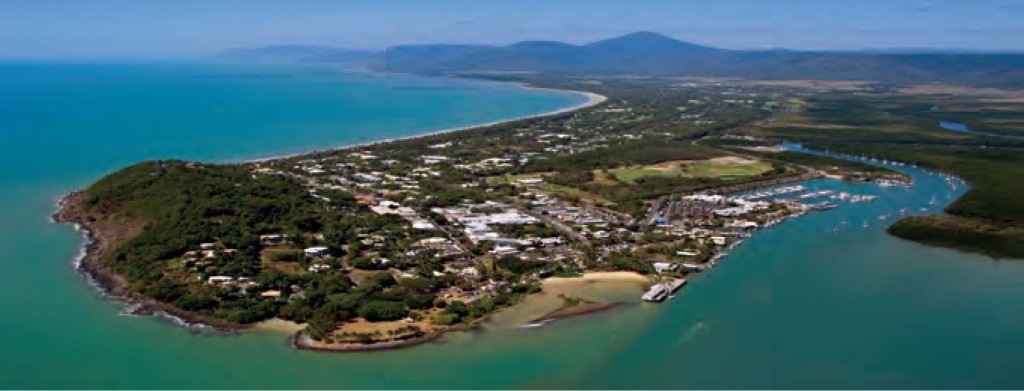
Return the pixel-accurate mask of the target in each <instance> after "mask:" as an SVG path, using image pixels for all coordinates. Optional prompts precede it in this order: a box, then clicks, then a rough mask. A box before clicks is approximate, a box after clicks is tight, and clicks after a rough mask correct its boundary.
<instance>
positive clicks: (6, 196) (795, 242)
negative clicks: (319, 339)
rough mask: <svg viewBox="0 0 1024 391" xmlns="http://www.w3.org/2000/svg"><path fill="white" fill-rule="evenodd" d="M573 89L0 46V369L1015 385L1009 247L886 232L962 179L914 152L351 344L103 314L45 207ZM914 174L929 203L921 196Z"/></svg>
mask: <svg viewBox="0 0 1024 391" xmlns="http://www.w3.org/2000/svg"><path fill="white" fill-rule="evenodd" d="M231 75H234V76H233V77H227V76H231ZM260 75H262V76H261V77H257V76H260ZM214 76H216V77H214ZM239 76H245V77H239ZM271 76H272V77H271ZM582 100H583V98H582V97H579V96H576V95H565V94H552V93H549V92H539V91H530V90H522V89H517V88H514V87H510V86H501V85H492V84H479V83H471V82H464V81H457V80H438V79H425V78H417V77H411V76H399V75H375V74H344V73H338V72H336V71H333V70H327V69H304V70H265V69H256V70H252V69H246V70H239V69H236V68H227V69H225V68H209V67H206V66H194V65H181V64H155V65H152V64H151V65H47V66H27V65H17V66H2V67H0V124H3V128H2V129H0V136H2V137H3V140H2V141H3V142H2V143H0V148H2V150H0V152H2V153H0V164H3V166H4V167H5V169H4V170H2V171H0V201H2V202H0V210H2V212H0V264H2V268H0V270H2V273H0V305H2V306H3V311H4V315H3V322H0V346H2V347H3V349H2V353H0V386H2V387H4V388H39V387H51V388H53V387H56V388H385V387H390V388H519V387H542V388H551V387H574V388H745V387H752V388H821V387H827V388H836V387H838V388H1020V387H1022V386H1024V373H1022V372H1021V371H1020V368H1024V355H1022V354H1021V353H1020V352H1021V351H1022V349H1024V333H1021V332H1020V330H1022V329H1024V301H1021V300H1020V299H1019V297H1020V295H1021V294H1022V293H1024V263H1020V262H1014V261H993V260H990V259H987V258H984V257H980V256H975V255H969V254H963V253H958V252H954V251H950V250H945V249H938V248H932V247H925V246H921V245H917V244H914V243H910V242H906V241H902V240H899V239H895V238H893V237H891V236H888V235H887V234H885V232H884V227H885V226H886V225H887V224H890V223H891V222H892V221H894V218H895V215H894V214H898V212H897V211H898V210H899V209H901V208H904V207H905V208H908V209H909V210H910V211H912V212H913V213H926V212H927V213H936V212H938V211H939V208H940V207H941V206H943V205H945V204H946V203H948V202H950V201H951V200H952V198H955V197H956V196H958V195H959V194H961V192H962V191H963V188H962V186H960V188H958V189H957V190H952V189H951V188H950V187H949V185H948V184H947V182H946V181H945V180H944V179H943V178H941V177H939V176H937V175H934V174H930V173H927V172H924V171H921V170H916V169H908V168H902V169H904V170H908V171H909V172H910V173H911V174H913V175H914V177H915V179H916V186H915V187H914V188H913V189H910V190H907V189H899V188H879V187H877V186H875V185H872V184H855V183H841V182H835V181H816V182H813V183H811V184H809V186H812V187H814V188H819V187H820V188H833V189H837V190H845V191H850V192H852V193H856V194H878V195H880V198H879V199H878V200H877V201H874V202H865V203H859V204H849V203H842V204H841V206H840V207H839V208H837V209H834V210H830V211H825V212H820V213H813V214H810V215H807V216H805V217H803V218H800V219H796V220H790V221H787V222H785V223H783V224H781V225H779V226H776V227H774V228H772V229H769V230H766V231H763V232H760V233H758V234H756V235H755V237H754V238H751V239H749V240H747V241H746V242H745V244H744V245H742V246H741V247H739V248H737V249H735V250H734V251H733V252H732V254H730V255H729V256H728V257H726V258H724V259H723V260H722V261H721V262H720V263H719V266H718V267H716V268H715V269H713V270H709V271H707V272H705V273H703V274H702V275H700V276H699V277H697V278H694V279H692V280H691V282H690V284H688V285H687V286H686V287H685V288H683V290H682V291H680V293H679V294H677V298H676V299H675V300H671V301H667V302H665V303H662V304H650V303H641V302H640V301H639V297H638V296H639V292H637V295H636V297H635V298H633V299H632V301H631V302H629V303H628V304H627V305H625V306H623V307H621V308H617V309H615V310H613V311H609V312H607V313H599V314H594V315H592V316H585V317H577V318H569V319H562V320H559V321H556V322H553V323H550V324H547V325H545V326H543V327H537V328H520V327H488V328H487V329H486V330H485V331H482V332H466V333H456V334H451V335H448V336H446V337H444V338H442V339H441V340H440V341H439V342H437V343H431V344H427V345H423V346H419V347H416V348H413V349H407V350H399V351H387V352H374V353H358V354H325V353H316V352H306V351H297V350H294V349H291V348H290V347H289V346H288V339H287V336H286V335H284V334H282V333H279V332H273V331H255V332H249V333H247V334H246V335H243V336H220V335H215V334H201V335H191V334H189V332H188V331H187V330H185V329H183V328H180V327H175V326H172V325H170V324H169V323H168V322H166V321H164V320H162V319H160V318H137V317H136V318H133V317H124V316H119V315H118V310H119V308H120V307H119V305H117V304H114V303H110V302H107V301H105V300H103V299H102V298H101V297H100V296H99V295H97V294H95V293H94V292H93V291H91V290H90V288H89V287H88V286H87V285H86V284H85V283H84V282H83V281H82V280H81V278H80V276H79V275H78V274H77V273H76V272H75V271H74V270H72V268H71V267H70V266H69V261H70V259H71V258H72V256H73V255H74V254H75V251H76V249H77V246H78V244H79V238H78V237H77V236H76V235H75V234H74V232H72V231H71V229H70V228H69V227H67V226H58V225H54V224H50V223H48V222H47V221H46V215H47V213H48V212H49V211H50V210H51V204H52V203H53V201H54V200H55V199H56V198H57V197H58V196H59V195H60V194H61V193H63V192H65V191H68V190H71V189H74V188H77V187H81V186H84V185H86V184H88V183H90V182H92V181H93V180H95V179H97V178H98V177H100V176H101V175H103V174H104V173H106V172H109V171H111V170H114V169H116V168H118V167H121V166H123V165H126V164H131V163H133V162H135V161H138V160H142V159H150V158H166V157H187V158H195V159H207V160H217V161H226V160H233V159H239V158H248V157H259V156H265V155H274V154H280V153H287V152H295V151H300V150H304V149H309V148H319V147H325V146H331V145H338V144H345V143H350V142H359V141H367V140H373V139H378V138H383V137H393V136H401V135H407V134H415V133H417V132H422V131H426V130H430V129H439V128H447V127H451V126H460V125H467V124H471V123H479V122H488V121H492V120H497V119H501V118H507V117H512V116H519V115H524V114H529V113H536V112H543V111H548V110H551V109H554V108H559V107H565V106H570V105H573V104H577V103H579V102H581V101H582ZM933 197H935V198H937V199H938V201H939V204H938V205H930V204H929V201H930V200H931V199H932V198H933ZM920 208H927V209H928V210H927V211H921V210H920ZM880 215H890V217H889V218H887V219H886V220H879V219H878V216H880ZM844 221H845V222H846V224H843V222H844ZM864 221H868V227H866V228H865V227H862V224H863V222H864ZM833 228H839V231H838V232H833ZM629 297H632V296H629V295H627V297H626V299H629Z"/></svg>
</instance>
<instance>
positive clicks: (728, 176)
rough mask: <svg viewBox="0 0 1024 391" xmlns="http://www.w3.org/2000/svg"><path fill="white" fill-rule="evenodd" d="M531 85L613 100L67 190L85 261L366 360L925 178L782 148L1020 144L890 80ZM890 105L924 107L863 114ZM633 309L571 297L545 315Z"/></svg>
mask: <svg viewBox="0 0 1024 391" xmlns="http://www.w3.org/2000/svg"><path fill="white" fill-rule="evenodd" d="M501 77H502V78H503V79H505V78H507V77H508V76H507V75H502V76H501ZM517 81H521V82H526V83H530V84H532V85H537V86H543V87H547V88H557V89H568V90H578V91H579V90H582V91H587V92H588V93H590V94H594V95H592V97H594V96H601V97H602V99H592V100H591V104H590V105H584V106H583V107H577V108H575V110H572V111H562V112H556V113H551V114H548V115H543V116H539V117H533V118H525V119H519V120H513V121H509V122H504V123H499V124H491V125H487V126H481V127H476V128H471V129H463V130H459V131H454V132H442V133H437V134H431V135H426V136H422V137H414V138H408V139H401V140H392V141H387V142H379V143H374V144H367V145H359V146H352V147H346V148H340V149H333V150H324V151H317V152H312V153H308V154H303V155H298V156H287V157H281V158H275V159H269V160H260V161H251V162H241V163H236V164H207V163H200V162H186V161H177V160H159V161H147V162H142V163H139V164H136V165H133V166H131V167H127V168H125V169H123V170H120V171H118V172H115V173H113V174H111V175H108V176H106V177H104V178H102V179H101V180H99V181H98V182H96V183H95V184H93V185H91V186H89V187H88V188H87V189H85V190H82V191H79V192H75V193H72V194H70V195H68V196H67V197H65V198H64V199H63V200H62V201H61V204H60V209H59V210H58V211H57V212H56V214H55V216H54V217H55V220H57V221H59V222H65V223H72V224H76V225H78V226H79V227H81V228H82V229H83V230H84V231H85V232H86V234H87V236H88V242H87V251H86V254H85V256H84V257H83V260H82V262H81V268H82V269H83V270H84V271H86V272H87V273H88V274H89V275H91V276H92V277H93V278H94V279H95V280H96V281H97V282H98V283H99V285H101V286H102V287H103V289H104V290H105V291H106V292H107V293H108V294H109V295H110V296H111V297H113V298H115V299H118V300H123V301H128V302H133V303H137V304H139V306H138V307H139V308H140V311H143V312H156V311H159V312H165V313H168V314H171V315H174V316H176V317H179V318H182V319H184V320H186V321H187V322H190V323H202V324H206V325H210V326H213V327H216V328H219V329H224V330H233V329H237V328H241V327H246V326H247V325H252V324H255V323H257V322H261V321H264V320H267V319H280V320H286V321H289V322H293V323H294V324H296V325H303V326H301V327H302V329H301V331H299V332H298V333H297V334H296V335H295V337H294V341H295V346H297V347H300V348H306V349H313V350H329V351H362V350H374V349H387V348H396V347H403V346H411V345H415V344H419V343H423V342H427V341H430V340H432V339H434V338H436V337H438V336H439V335H441V334H442V333H444V332H447V331H451V330H463V329H467V328H471V327H474V326H476V325H478V324H480V323H481V322H482V321H484V320H485V319H487V317H488V316H489V315H490V314H493V313H494V312H496V311H498V310H500V309H502V308H504V307H508V306H512V305H515V304H516V303H517V302H519V301H521V300H522V299H523V298H524V297H526V296H527V295H530V294H531V293H536V292H538V291H540V290H541V289H542V282H543V281H544V280H545V279H549V278H551V277H559V278H572V277H575V276H580V275H591V274H593V273H597V272H611V271H616V272H630V273H633V274H634V275H641V276H643V277H644V278H646V279H647V281H649V283H650V284H657V283H660V282H662V281H669V280H671V281H685V279H686V278H687V277H691V276H692V274H694V273H700V272H702V271H705V270H707V269H709V268H712V267H713V266H714V265H715V264H716V262H718V261H719V260H720V259H721V257H722V255H723V254H724V253H725V252H727V251H728V249H730V248H731V247H733V246H736V245H739V244H740V243H742V241H743V239H744V238H745V237H749V236H750V235H751V234H752V233H753V232H754V231H756V230H758V229H761V228H764V227H769V226H772V225H774V224H777V223H779V222H781V221H783V220H785V219H788V218H793V217H797V216H801V215H803V214H805V213H813V212H815V211H819V210H827V209H830V208H832V207H835V206H836V205H837V204H838V203H846V202H861V201H871V199H872V198H871V197H869V196H864V195H858V194H846V193H843V194H835V193H831V192H827V191H826V192H809V191H807V190H806V188H805V187H804V186H802V185H800V184H799V183H798V182H801V181H806V180H809V179H817V178H827V179H832V180H855V181H866V182H872V181H873V182H877V183H879V184H881V185H884V186H910V185H911V184H910V183H909V182H908V181H907V179H908V178H907V177H906V176H905V175H903V174H900V173H898V172H896V171H892V170H889V169H886V168H882V167H878V166H874V165H870V164H865V163H861V162H854V161H848V160H841V159H835V158H830V157H824V156H818V155H811V154H805V153H800V152H793V151H788V150H785V149H783V148H779V147H776V146H775V145H776V144H778V143H780V142H783V141H796V140H799V141H803V142H805V143H806V144H807V145H809V146H811V147H813V148H815V149H819V150H825V149H830V150H841V151H844V152H848V153H851V154H857V155H865V156H872V157H876V158H879V159H883V158H884V159H888V160H891V161H894V162H900V164H924V165H932V166H936V167H937V168H943V169H945V168H947V166H943V165H942V163H941V162H940V161H937V160H935V159H937V157H936V156H938V155H937V154H936V152H934V150H933V149H932V148H934V149H941V148H963V149H968V148H972V147H971V145H978V144H977V143H986V145H990V146H991V145H995V144H999V145H1001V146H1007V145H1012V146H1016V145H1017V144H1016V141H1012V140H1002V139H998V140H996V139H993V138H991V137H990V136H981V135H971V134H963V133H953V132H949V131H948V130H944V129H941V128H939V127H938V126H935V125H933V124H930V123H928V124H926V123H925V121H922V120H919V119H917V118H916V117H913V118H911V116H910V114H912V113H913V112H910V111H909V110H910V107H909V106H897V107H892V106H891V105H892V103H891V102H893V101H894V100H893V99H892V97H893V96H900V97H901V99H902V102H914V103H915V104H920V102H926V101H931V100H934V99H935V98H934V97H930V96H928V95H927V94H921V93H917V92H909V91H894V90H892V89H891V87H882V86H881V85H877V84H871V83H849V82H841V83H828V82H811V83H805V84H801V83H788V82H750V81H740V80H731V79H698V78H679V77H665V78H661V77H644V78H619V77H601V76H593V77H583V76H581V77H559V78H553V77H533V76H521V80H517ZM603 97H606V98H607V99H603ZM879 102H884V104H885V105H889V106H884V105H883V104H880V103H879ZM837 107H853V108H854V109H842V110H837V109H836V108H837ZM872 107H885V108H884V109H878V110H879V111H881V110H887V112H898V110H908V112H907V116H894V115H887V116H885V118H884V119H882V120H879V121H880V122H876V123H872V124H870V125H865V124H862V123H860V122H859V121H864V119H865V118H871V117H870V115H874V114H872V113H874V111H872V110H875V109H872ZM914 107H917V106H914ZM879 115H881V114H879ZM890 126H891V127H892V129H898V131H893V130H890V128H889V127H890ZM853 129H857V132H854V131H853ZM904 143H913V144H914V145H915V146H914V147H912V149H909V150H910V151H912V152H911V153H904V152H902V151H897V150H895V149H893V148H896V147H895V146H898V145H904ZM903 148H907V147H903ZM985 153H986V154H998V153H1000V152H999V150H998V149H997V150H989V151H987V152H985ZM958 158H959V157H958ZM965 158H966V157H965ZM1018 160H1019V159H1018ZM999 162H1000V163H993V164H1007V165H1012V164H1019V163H1016V162H1015V161H1014V160H1013V159H1003V160H999ZM950 171H952V172H954V173H956V174H957V175H960V176H962V177H965V178H966V179H968V180H971V181H972V182H974V183H975V185H976V186H978V187H977V189H976V190H972V192H971V193H968V197H974V198H977V197H978V196H976V194H977V193H979V192H986V191H997V192H999V191H1003V192H1005V191H1009V190H1007V189H1006V188H1001V189H998V190H993V189H992V187H990V186H991V185H987V184H985V183H984V182H981V181H978V180H977V178H979V175H980V174H979V172H978V171H977V170H976V169H974V170H972V168H971V167H960V168H951V169H950ZM992 180H994V181H998V180H997V179H992ZM766 189H767V190H766ZM972 194H974V195H972ZM965 198H966V197H965ZM958 204H961V203H960V202H958V203H957V204H954V206H955V207H956V208H961V209H957V210H962V209H963V208H970V207H975V208H979V204H978V203H976V202H975V203H970V204H967V205H959V206H957V205H958ZM981 207H984V205H981ZM1003 208H1004V209H1007V208H1010V207H1007V206H1005V205H1004V206H1003ZM976 210H977V209H976ZM1007 210H1009V209H1007ZM972 218H978V217H972ZM957 219H967V217H957ZM919 224H921V223H920V222H918V221H916V220H914V221H912V222H908V223H900V224H898V225H899V226H900V227H906V226H908V225H911V226H912V227H910V228H900V229H894V233H898V234H899V233H900V232H906V230H907V229H909V230H911V231H912V230H915V229H917V228H913V226H916V225H919ZM990 224H1003V223H998V222H993V223H990ZM1006 227H1007V228H1005V230H1006V231H1005V232H1002V231H1000V232H999V233H992V232H991V231H986V233H985V234H983V235H989V236H986V237H992V235H996V236H995V237H996V239H992V240H997V241H1003V240H1007V243H1009V242H1010V241H1009V240H1008V239H1007V238H1009V237H1011V236H1009V235H1018V234H1019V233H1015V232H1017V231H1014V229H1018V228H1013V227H1014V226H1013V225H1012V224H1011V225H1008V226H1006ZM979 235H982V234H979ZM999 235H1007V236H999ZM901 236H904V235H903V234H901ZM906 236H908V237H910V236H913V235H911V234H906ZM964 247H970V246H966V245H965V246H964ZM967 249H968V250H970V248H967ZM996 249H997V250H999V251H1004V253H1003V254H1010V255H1011V256H1014V255H1017V254H1019V253H1014V252H1013V251H1016V250H1014V248H1012V245H1010V247H1006V248H1002V247H998V248H996ZM595 280H597V281H599V280H600V278H597V279H595ZM678 285H681V284H679V283H676V284H674V285H673V288H674V287H677V286H678ZM652 297H655V296H652ZM660 298H663V296H661V297H659V298H658V299H660ZM638 299H639V294H638ZM574 305H581V307H579V308H577V309H575V310H573V309H572V308H571V307H572V306H574ZM613 306H614V304H613V303H592V302H589V301H586V300H578V299H576V298H566V308H563V309H561V310H559V311H556V313H553V314H549V316H547V317H542V318H541V319H548V318H556V317H560V316H568V315H574V314H583V313H588V312H593V311H598V310H602V309H607V308H611V307H613Z"/></svg>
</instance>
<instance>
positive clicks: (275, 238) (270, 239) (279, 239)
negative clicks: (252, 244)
mask: <svg viewBox="0 0 1024 391" xmlns="http://www.w3.org/2000/svg"><path fill="white" fill-rule="evenodd" d="M294 241H295V238H294V237H292V236H291V235H282V234H274V235H260V244H261V245H264V246H273V245H278V244H287V243H292V242H294Z"/></svg>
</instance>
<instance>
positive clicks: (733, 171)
mask: <svg viewBox="0 0 1024 391" xmlns="http://www.w3.org/2000/svg"><path fill="white" fill-rule="evenodd" d="M681 168H682V170H683V172H684V173H685V175H688V176H694V177H710V178H723V177H748V176H756V175H761V174H763V173H765V172H768V171H770V170H771V169H772V164H771V163H768V162H764V161H707V162H689V163H683V164H682V166H681Z"/></svg>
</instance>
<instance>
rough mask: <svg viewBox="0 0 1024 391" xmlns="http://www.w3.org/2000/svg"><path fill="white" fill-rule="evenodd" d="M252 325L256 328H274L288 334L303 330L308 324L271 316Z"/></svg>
mask: <svg viewBox="0 0 1024 391" xmlns="http://www.w3.org/2000/svg"><path fill="white" fill-rule="evenodd" d="M252 327H253V329H256V330H272V331H280V332H284V333H288V334H295V333H297V332H299V331H302V329H304V328H306V325H305V324H300V323H295V322H292V321H289V320H284V319H278V318H270V319H267V320H264V321H262V322H257V323H256V324H254V325H253V326H252Z"/></svg>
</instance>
